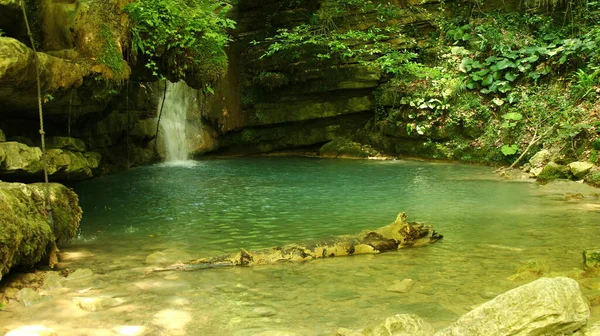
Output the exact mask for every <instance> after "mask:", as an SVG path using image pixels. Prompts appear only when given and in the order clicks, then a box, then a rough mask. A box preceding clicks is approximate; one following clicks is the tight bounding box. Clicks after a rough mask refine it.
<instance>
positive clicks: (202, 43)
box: [125, 0, 235, 81]
mask: <svg viewBox="0 0 600 336" xmlns="http://www.w3.org/2000/svg"><path fill="white" fill-rule="evenodd" d="M230 7H231V6H230V5H229V4H227V3H225V2H222V1H217V0H189V1H186V0H136V1H134V2H132V3H130V4H128V5H127V6H125V11H126V12H127V13H129V15H130V16H131V18H132V20H133V22H134V27H133V29H132V35H133V39H132V47H133V51H134V52H136V53H139V54H141V55H143V56H144V57H145V59H146V67H147V68H148V69H150V70H151V71H152V74H153V75H155V76H159V77H168V78H169V79H171V80H172V81H176V80H179V79H181V78H183V77H184V76H185V75H186V73H194V74H196V75H198V76H200V77H202V79H204V80H205V81H211V80H215V79H217V78H219V77H220V76H222V75H223V74H224V73H225V71H226V67H227V57H226V55H225V50H224V48H225V47H226V46H227V44H228V43H229V42H230V40H231V38H230V36H229V35H228V34H227V29H233V28H235V22H234V21H233V20H231V19H229V18H227V16H226V14H227V11H228V10H229V8H230Z"/></svg>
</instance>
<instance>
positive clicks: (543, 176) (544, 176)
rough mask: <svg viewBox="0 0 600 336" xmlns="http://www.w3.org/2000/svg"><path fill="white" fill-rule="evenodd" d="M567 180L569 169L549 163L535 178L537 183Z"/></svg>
mask: <svg viewBox="0 0 600 336" xmlns="http://www.w3.org/2000/svg"><path fill="white" fill-rule="evenodd" d="M567 178H569V168H568V167H567V166H563V165H559V164H558V163H555V162H549V163H548V164H547V165H546V166H544V169H543V170H542V172H541V173H540V174H539V175H538V176H537V179H538V180H539V181H551V180H556V179H567Z"/></svg>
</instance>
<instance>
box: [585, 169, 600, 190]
mask: <svg viewBox="0 0 600 336" xmlns="http://www.w3.org/2000/svg"><path fill="white" fill-rule="evenodd" d="M585 182H587V183H588V184H590V185H592V186H594V187H598V188H600V170H597V171H594V172H591V173H590V174H588V175H587V176H586V177H585Z"/></svg>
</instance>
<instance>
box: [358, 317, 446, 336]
mask: <svg viewBox="0 0 600 336" xmlns="http://www.w3.org/2000/svg"><path fill="white" fill-rule="evenodd" d="M434 332H435V330H434V329H433V327H432V326H431V325H430V324H429V323H427V322H425V321H424V320H423V319H421V318H420V317H419V316H417V315H414V314H398V315H394V316H391V317H388V318H386V319H385V321H384V322H383V323H381V324H378V325H375V326H372V327H369V328H366V329H365V330H363V332H362V334H363V335H365V336H414V335H419V336H433V334H434Z"/></svg>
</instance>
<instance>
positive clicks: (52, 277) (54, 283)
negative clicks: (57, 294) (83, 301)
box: [44, 273, 65, 290]
mask: <svg viewBox="0 0 600 336" xmlns="http://www.w3.org/2000/svg"><path fill="white" fill-rule="evenodd" d="M64 281H65V278H63V277H61V276H60V275H58V274H56V273H48V274H46V276H45V278H44V289H49V290H53V289H59V288H62V284H63V282H64Z"/></svg>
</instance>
